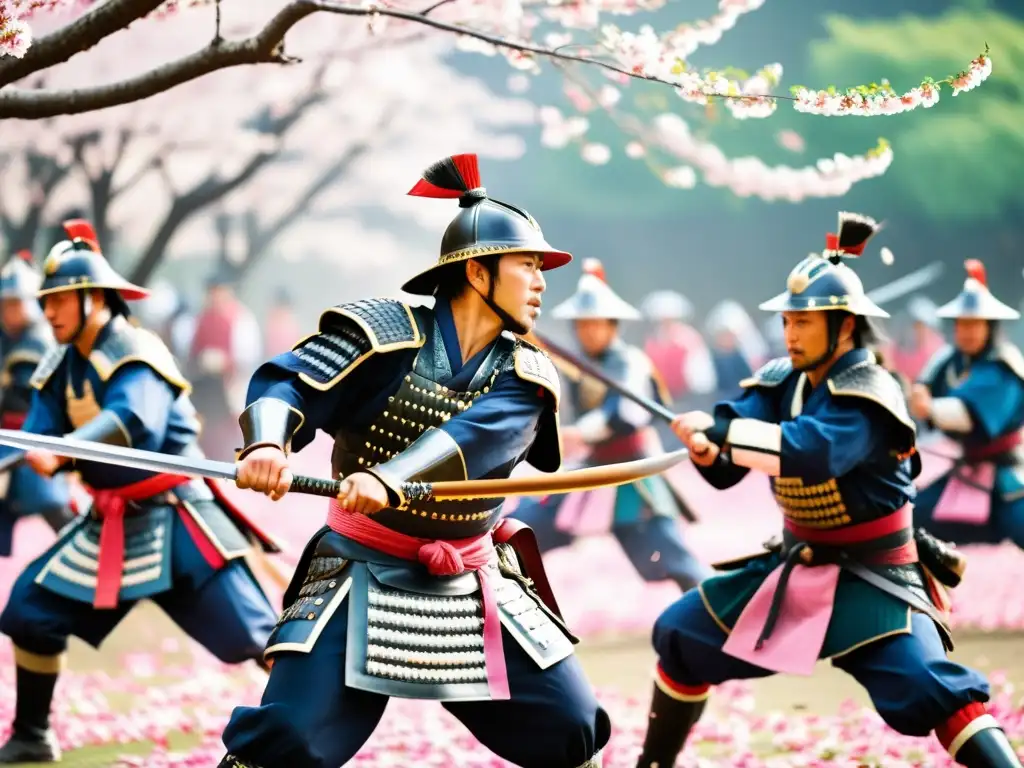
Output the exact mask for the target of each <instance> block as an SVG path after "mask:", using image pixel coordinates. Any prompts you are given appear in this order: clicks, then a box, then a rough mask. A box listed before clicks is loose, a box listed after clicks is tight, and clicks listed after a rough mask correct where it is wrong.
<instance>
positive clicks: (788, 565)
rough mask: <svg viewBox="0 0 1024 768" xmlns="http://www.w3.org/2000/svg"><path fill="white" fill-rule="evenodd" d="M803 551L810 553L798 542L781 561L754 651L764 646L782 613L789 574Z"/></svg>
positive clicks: (801, 557)
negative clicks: (766, 615)
mask: <svg viewBox="0 0 1024 768" xmlns="http://www.w3.org/2000/svg"><path fill="white" fill-rule="evenodd" d="M804 552H808V553H810V549H809V548H808V547H807V545H806V544H804V543H800V544H797V545H796V546H795V547H793V548H792V549H791V550H789V552H787V553H786V559H785V560H784V561H783V563H782V570H781V571H780V573H779V581H778V584H777V585H776V587H775V593H774V594H773V595H772V602H771V605H770V606H769V608H768V617H767V618H766V619H765V621H764V627H763V628H762V630H761V634H760V636H758V638H757V643H755V644H754V650H755V651H760V650H761V649H762V648H763V647H764V644H765V642H766V641H767V640H768V638H770V637H771V635H772V631H773V630H774V629H775V623H776V622H777V621H778V620H779V614H781V613H782V601H783V600H784V599H785V597H786V587H787V586H788V584H789V576H790V574H791V573H793V569H794V568H795V567H796V566H797V565H798V564H801V561H802V560H803V553H804Z"/></svg>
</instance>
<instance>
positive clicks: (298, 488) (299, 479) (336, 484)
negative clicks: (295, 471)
mask: <svg viewBox="0 0 1024 768" xmlns="http://www.w3.org/2000/svg"><path fill="white" fill-rule="evenodd" d="M288 490H289V492H290V493H305V494H307V495H309V496H327V497H328V498H331V499H336V498H338V494H339V493H341V480H327V479H325V478H322V477H306V476H305V475H294V476H293V477H292V484H291V487H290V488H289V489H288Z"/></svg>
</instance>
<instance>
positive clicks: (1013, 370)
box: [910, 259, 1024, 547]
mask: <svg viewBox="0 0 1024 768" xmlns="http://www.w3.org/2000/svg"><path fill="white" fill-rule="evenodd" d="M966 267H967V275H968V277H967V280H966V281H965V283H964V289H963V291H962V292H961V293H960V295H959V296H957V297H956V298H955V299H953V300H952V301H951V302H949V303H948V304H946V305H945V306H943V307H940V308H939V309H938V310H937V311H936V314H937V315H938V316H939V317H942V318H952V319H953V321H954V323H955V325H954V327H953V346H949V347H945V348H944V349H941V350H939V351H938V352H937V353H936V354H935V356H934V357H933V358H932V359H931V361H930V362H929V363H928V365H927V366H925V368H924V370H923V371H922V373H921V376H920V380H919V383H918V384H916V385H915V386H914V388H913V390H912V391H911V395H910V410H911V413H913V414H914V416H916V417H917V418H919V419H921V420H922V421H924V422H925V423H927V424H929V425H930V426H932V427H934V428H936V429H938V430H940V431H941V432H942V433H943V434H944V435H945V436H946V438H947V439H948V440H951V441H954V442H955V443H958V444H959V445H960V446H961V447H962V453H961V455H960V456H957V457H950V458H956V461H955V462H954V465H953V467H952V468H951V469H949V471H947V472H945V473H944V474H942V475H941V476H940V477H938V478H936V479H935V481H934V482H932V483H930V484H929V485H928V486H927V487H924V488H922V489H921V493H920V495H919V496H918V499H917V504H916V506H915V509H914V518H915V523H916V524H917V525H920V526H923V527H925V528H927V529H928V530H929V531H930V532H931V533H933V534H934V535H936V536H939V537H941V538H943V539H946V540H948V541H954V542H956V543H958V544H997V543H999V542H1001V541H1003V540H1004V539H1011V540H1012V541H1013V542H1014V543H1015V544H1016V545H1017V546H1019V547H1024V447H1022V446H1021V428H1022V427H1024V355H1021V352H1020V350H1019V349H1018V348H1017V347H1016V346H1014V344H1013V343H1011V342H1010V341H1009V340H1007V339H1006V338H1005V337H1004V336H1003V334H1002V333H1001V331H1000V329H999V322H1000V321H1001V320H1016V319H1018V318H1019V317H1020V314H1019V313H1018V312H1017V310H1015V309H1013V308H1012V307H1009V306H1007V305H1006V304H1003V302H1001V301H999V299H997V298H996V297H995V296H993V295H992V294H991V293H990V292H989V289H988V286H987V285H986V281H985V267H984V265H983V264H982V263H981V262H980V261H978V260H977V259H970V260H968V261H967V263H966ZM938 452H939V450H938V449H936V453H938ZM922 459H923V461H924V462H925V468H926V469H927V468H928V464H929V462H938V461H939V460H938V459H937V458H935V457H934V455H932V454H929V455H925V456H923V457H922ZM940 466H941V464H940Z"/></svg>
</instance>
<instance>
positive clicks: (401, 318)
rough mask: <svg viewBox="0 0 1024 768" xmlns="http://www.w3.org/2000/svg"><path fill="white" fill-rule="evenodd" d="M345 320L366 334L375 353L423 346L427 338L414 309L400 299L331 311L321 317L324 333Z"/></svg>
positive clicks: (370, 301) (365, 301)
mask: <svg viewBox="0 0 1024 768" xmlns="http://www.w3.org/2000/svg"><path fill="white" fill-rule="evenodd" d="M341 318H344V319H345V320H348V321H349V322H352V323H355V324H356V325H357V326H358V327H359V328H360V329H361V330H362V332H363V333H364V334H365V335H366V338H367V340H368V341H369V342H370V345H371V347H372V349H373V351H374V352H390V351H391V350H393V349H408V348H410V347H417V346H421V345H422V344H423V334H422V333H421V331H420V326H419V323H417V322H416V317H415V315H414V314H413V309H412V307H410V306H409V305H408V304H406V303H405V302H402V301H398V300H396V299H363V300H362V301H353V302H351V303H349V304H339V305H338V306H336V307H331V308H330V309H328V310H327V311H326V312H324V313H323V314H322V315H320V331H321V332H325V331H326V332H331V331H333V330H334V329H335V327H336V326H337V324H338V320H339V319H341Z"/></svg>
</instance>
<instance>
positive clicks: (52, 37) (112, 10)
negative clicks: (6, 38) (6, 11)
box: [0, 0, 164, 114]
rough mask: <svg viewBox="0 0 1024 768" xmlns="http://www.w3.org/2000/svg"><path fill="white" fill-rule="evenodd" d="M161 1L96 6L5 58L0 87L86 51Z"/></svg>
mask: <svg viewBox="0 0 1024 768" xmlns="http://www.w3.org/2000/svg"><path fill="white" fill-rule="evenodd" d="M163 2H164V0H110V1H109V2H106V3H101V4H99V5H97V6H95V7H94V8H93V9H92V10H90V11H89V12H88V13H86V14H84V15H82V16H81V17H80V18H78V19H75V20H74V21H72V22H71V23H70V24H68V25H67V26H64V27H62V28H61V29H59V30H57V31H56V32H52V33H50V34H49V35H46V36H45V37H42V38H40V39H38V40H36V41H35V42H33V43H32V47H30V48H29V49H28V51H27V52H26V53H25V55H24V56H23V57H22V58H20V59H18V58H15V57H13V56H6V57H4V59H2V60H0V86H3V85H7V84H9V83H13V82H15V81H16V80H20V79H22V78H23V77H28V76H29V75H32V74H35V73H37V72H41V71H43V70H44V69H49V68H50V67H52V66H55V65H57V64H60V63H62V62H65V61H67V60H68V59H70V58H71V57H72V56H74V55H75V54H77V53H81V52H82V51H87V50H89V49H90V48H92V47H93V46H94V45H96V44H97V43H100V42H101V41H103V40H104V39H106V38H107V37H109V36H110V35H112V34H114V33H115V32H117V31H119V30H122V29H124V28H125V27H127V26H128V25H129V24H131V23H132V22H133V21H135V20H137V19H141V18H142V17H143V16H146V15H147V14H149V13H151V12H153V11H155V10H156V9H157V8H159V7H160V5H161V4H162V3H163ZM53 114H57V113H53Z"/></svg>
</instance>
